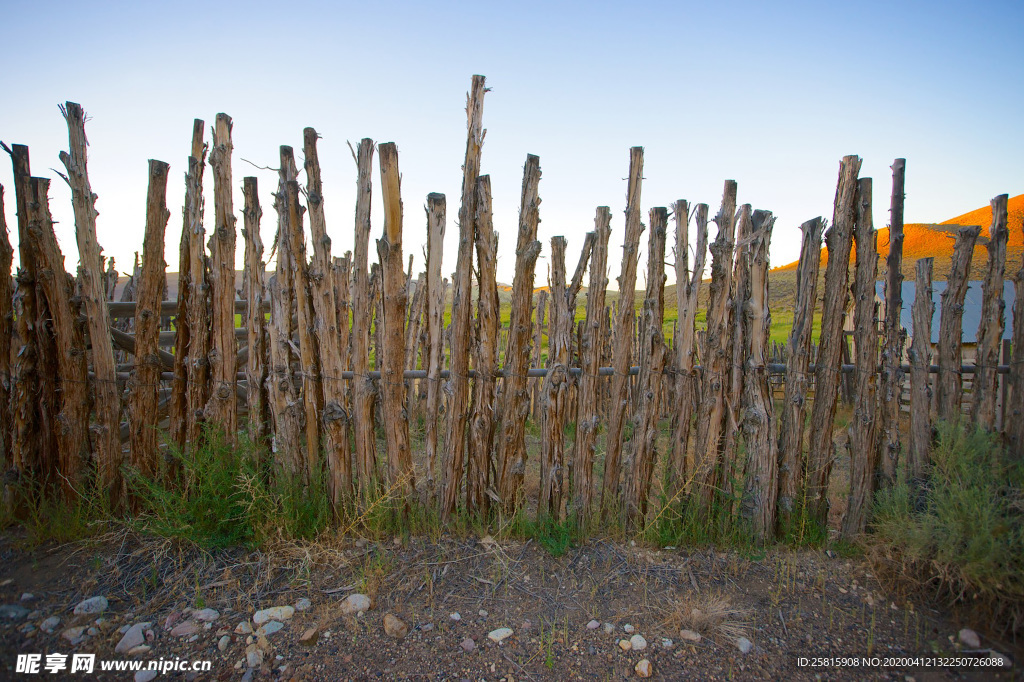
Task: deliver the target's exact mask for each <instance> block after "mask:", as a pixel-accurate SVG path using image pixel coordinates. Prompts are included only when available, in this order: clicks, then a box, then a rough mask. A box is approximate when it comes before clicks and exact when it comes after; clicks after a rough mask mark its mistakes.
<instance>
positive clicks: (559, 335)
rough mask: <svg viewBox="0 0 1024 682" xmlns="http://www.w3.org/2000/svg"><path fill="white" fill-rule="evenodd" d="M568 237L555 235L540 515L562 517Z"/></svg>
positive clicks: (567, 352)
mask: <svg viewBox="0 0 1024 682" xmlns="http://www.w3.org/2000/svg"><path fill="white" fill-rule="evenodd" d="M565 244H566V242H565V237H552V238H551V277H550V281H549V284H550V287H551V319H550V326H549V328H548V371H547V374H546V375H545V376H544V385H543V390H542V391H541V394H542V395H543V400H542V402H543V417H542V421H541V424H542V425H541V441H540V496H539V497H538V498H537V516H538V517H544V516H549V517H552V518H555V519H557V518H559V516H560V515H561V510H562V479H563V478H564V471H563V469H564V465H563V461H562V460H563V454H562V452H563V449H564V448H563V441H564V439H565V411H566V404H565V403H566V393H567V390H566V389H567V387H568V381H569V327H570V317H569V315H570V313H569V305H568V301H567V300H566V295H565V294H566V290H565Z"/></svg>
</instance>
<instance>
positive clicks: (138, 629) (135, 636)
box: [114, 623, 152, 654]
mask: <svg viewBox="0 0 1024 682" xmlns="http://www.w3.org/2000/svg"><path fill="white" fill-rule="evenodd" d="M150 625H152V623H136V624H135V625H133V626H131V627H130V628H128V629H127V630H126V631H125V633H124V636H123V637H121V641H120V642H118V643H117V646H115V647H114V653H116V654H123V653H126V652H128V651H130V650H131V649H134V648H135V647H137V646H139V645H141V644H145V643H146V628H148V627H149V626H150Z"/></svg>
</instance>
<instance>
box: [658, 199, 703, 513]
mask: <svg viewBox="0 0 1024 682" xmlns="http://www.w3.org/2000/svg"><path fill="white" fill-rule="evenodd" d="M672 214H673V217H674V218H675V222H676V245H675V270H676V303H677V306H678V316H679V317H678V322H677V323H676V335H675V337H674V338H673V339H672V341H673V343H674V344H675V354H676V361H675V365H676V367H675V371H676V375H675V401H674V403H673V404H672V406H670V412H671V413H672V418H673V420H674V427H673V430H672V454H671V459H670V462H669V467H668V490H667V491H666V492H667V494H668V497H669V499H674V498H675V497H676V496H677V494H678V493H679V492H680V491H681V490H684V489H689V487H690V486H689V485H688V483H687V481H686V477H687V476H688V475H690V474H691V473H692V472H693V449H692V448H690V447H689V442H690V427H691V425H692V423H693V413H694V412H696V410H697V403H698V401H697V395H698V390H697V389H698V382H699V381H700V378H699V377H698V376H697V372H696V370H695V369H694V367H695V366H696V363H695V362H694V356H695V353H696V350H697V348H696V343H695V342H696V330H697V328H696V322H697V307H698V305H699V303H698V300H699V298H700V285H701V280H702V279H703V278H704V263H705V260H706V258H707V251H708V205H707V204H697V207H696V213H695V215H696V222H697V247H696V249H695V251H694V262H693V270H691V269H690V241H689V225H690V205H689V203H688V202H686V201H684V200H682V199H680V200H679V201H677V202H675V204H673V206H672Z"/></svg>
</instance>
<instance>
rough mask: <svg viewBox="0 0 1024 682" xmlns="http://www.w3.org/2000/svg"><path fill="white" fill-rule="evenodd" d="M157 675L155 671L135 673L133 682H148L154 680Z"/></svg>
mask: <svg viewBox="0 0 1024 682" xmlns="http://www.w3.org/2000/svg"><path fill="white" fill-rule="evenodd" d="M158 674H159V673H158V672H157V671H156V670H140V671H138V672H137V673H135V682H150V681H151V680H155V679H156V676H157V675H158Z"/></svg>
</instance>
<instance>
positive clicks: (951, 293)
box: [935, 225, 981, 423]
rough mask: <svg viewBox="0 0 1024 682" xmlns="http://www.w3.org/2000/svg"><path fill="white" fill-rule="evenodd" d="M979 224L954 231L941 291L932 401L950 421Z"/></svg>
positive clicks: (954, 417) (956, 410) (956, 401)
mask: <svg viewBox="0 0 1024 682" xmlns="http://www.w3.org/2000/svg"><path fill="white" fill-rule="evenodd" d="M980 232H981V227H980V226H978V225H964V226H962V227H960V228H959V229H957V231H956V243H955V244H954V245H953V256H952V259H951V262H950V266H949V274H948V275H946V290H945V291H943V292H942V306H941V310H942V313H941V315H940V317H939V348H938V364H939V376H938V379H937V380H936V382H935V383H936V388H935V394H936V395H935V403H936V406H937V412H938V417H939V419H942V420H944V421H947V422H950V423H953V422H956V421H959V419H960V414H961V412H960V400H961V397H962V393H963V386H962V383H961V376H960V366H961V363H962V362H963V358H962V353H961V344H962V341H963V317H964V297H966V296H967V280H968V278H969V276H970V271H971V258H972V256H973V255H974V243H975V241H977V239H978V234H979V233H980Z"/></svg>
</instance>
